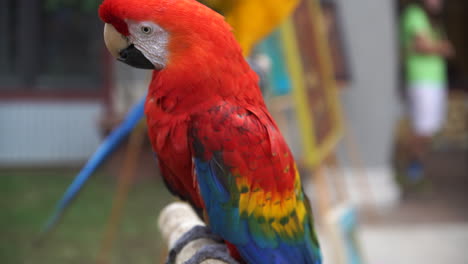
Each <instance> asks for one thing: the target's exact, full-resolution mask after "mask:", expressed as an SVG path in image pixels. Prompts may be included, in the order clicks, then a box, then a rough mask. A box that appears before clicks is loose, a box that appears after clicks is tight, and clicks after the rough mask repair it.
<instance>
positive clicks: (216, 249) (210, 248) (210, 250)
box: [184, 244, 239, 264]
mask: <svg viewBox="0 0 468 264" xmlns="http://www.w3.org/2000/svg"><path fill="white" fill-rule="evenodd" d="M207 259H217V260H222V261H224V262H226V263H228V264H239V262H237V261H236V260H234V259H233V258H232V257H231V255H230V254H229V250H228V249H227V247H226V245H224V244H212V245H206V246H204V247H203V248H202V249H201V250H200V251H198V252H197V253H196V254H195V255H193V257H191V258H190V259H189V260H187V261H186V262H184V264H200V263H202V262H203V261H205V260H207Z"/></svg>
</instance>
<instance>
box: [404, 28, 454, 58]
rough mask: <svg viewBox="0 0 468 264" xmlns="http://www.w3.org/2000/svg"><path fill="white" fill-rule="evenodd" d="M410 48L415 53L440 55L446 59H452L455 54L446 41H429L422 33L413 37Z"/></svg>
mask: <svg viewBox="0 0 468 264" xmlns="http://www.w3.org/2000/svg"><path fill="white" fill-rule="evenodd" d="M412 48H413V50H414V51H416V52H417V53H422V54H427V55H440V56H443V57H446V58H449V57H452V56H453V55H454V53H455V52H454V50H453V46H452V44H451V43H450V42H449V41H448V40H431V39H430V38H429V37H428V36H427V35H426V34H424V33H418V34H416V35H415V37H414V40H413V45H412Z"/></svg>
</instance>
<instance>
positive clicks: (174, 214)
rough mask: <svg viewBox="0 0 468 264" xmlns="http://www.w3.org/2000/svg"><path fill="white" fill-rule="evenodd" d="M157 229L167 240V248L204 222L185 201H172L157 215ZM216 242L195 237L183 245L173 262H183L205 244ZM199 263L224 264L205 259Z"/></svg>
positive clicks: (176, 263)
mask: <svg viewBox="0 0 468 264" xmlns="http://www.w3.org/2000/svg"><path fill="white" fill-rule="evenodd" d="M158 223H159V230H160V231H161V233H162V236H163V239H164V241H166V242H167V245H168V248H169V250H170V249H172V248H173V247H174V245H175V243H176V242H177V240H178V239H179V238H180V237H182V235H184V234H185V233H186V232H188V231H189V230H190V229H192V228H193V227H194V226H197V225H201V226H205V224H204V223H203V222H202V221H201V220H200V218H198V216H197V214H196V213H195V212H194V211H193V209H192V208H191V207H190V206H189V205H188V204H186V203H182V202H174V203H171V204H169V205H168V206H166V207H165V208H164V209H163V210H162V211H161V214H160V215H159V221H158ZM210 244H216V242H215V241H213V240H210V239H205V238H202V239H197V240H195V241H192V242H190V243H189V244H187V246H185V247H184V248H183V249H182V251H180V253H179V254H178V255H177V258H176V262H175V264H183V263H184V262H185V261H187V260H189V259H190V258H191V257H192V256H193V255H195V253H196V252H197V251H199V250H200V249H201V248H203V247H204V246H206V245H210ZM201 264H226V262H224V261H220V260H211V259H210V260H205V261H203V262H202V263H201Z"/></svg>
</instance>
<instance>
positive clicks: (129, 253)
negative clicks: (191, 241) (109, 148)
mask: <svg viewBox="0 0 468 264" xmlns="http://www.w3.org/2000/svg"><path fill="white" fill-rule="evenodd" d="M75 173H76V171H66V170H62V171H60V170H40V171H32V170H30V171H27V170H1V171H0V208H1V213H0V263H8V264H14V263H25V264H28V263H31V264H33V263H34V264H41V263H50V264H54V263H95V259H96V255H97V253H98V251H99V248H100V243H101V241H102V237H103V232H104V230H105V227H106V222H107V218H108V216H109V213H110V208H111V203H112V197H113V195H114V192H115V186H116V180H115V178H113V177H108V176H106V175H103V173H100V174H97V175H95V176H94V178H93V180H92V181H91V182H90V183H89V184H88V185H87V186H86V188H85V190H84V191H82V192H81V193H80V195H79V197H78V199H77V200H76V201H75V203H74V204H73V206H72V207H71V208H70V209H69V210H68V212H67V213H66V215H65V217H64V218H63V221H62V222H61V224H60V225H59V226H58V228H57V229H56V230H55V231H54V232H53V233H51V234H50V235H49V236H48V237H47V238H46V239H45V241H44V242H43V243H42V244H41V245H35V244H34V243H33V242H34V240H35V239H36V238H37V236H38V233H39V230H40V228H41V226H42V225H43V224H44V222H45V221H46V219H47V217H48V216H49V214H50V213H51V212H52V210H53V208H54V206H55V203H56V202H57V201H58V199H59V198H60V197H61V196H62V194H63V192H64V191H65V189H66V187H67V186H68V185H69V184H70V182H71V181H72V179H73V177H74V175H75ZM163 185H164V184H163V183H162V181H160V180H159V179H144V180H139V181H138V182H137V183H135V185H134V186H133V187H132V190H131V192H130V194H129V198H128V200H127V202H126V206H125V211H124V217H123V219H122V222H121V225H120V228H119V231H118V234H117V237H116V240H115V242H114V247H113V249H112V258H111V263H116V264H120V263H135V264H140V263H158V262H159V260H160V259H161V256H160V254H161V252H162V249H163V248H164V247H165V245H164V243H163V242H162V241H161V238H160V235H159V232H158V230H157V217H158V214H159V211H160V210H161V208H162V207H163V206H164V205H166V204H167V203H169V202H170V201H172V197H171V195H170V194H169V193H168V192H167V191H166V189H165V187H164V186H163Z"/></svg>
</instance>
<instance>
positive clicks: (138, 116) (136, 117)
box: [41, 96, 146, 236]
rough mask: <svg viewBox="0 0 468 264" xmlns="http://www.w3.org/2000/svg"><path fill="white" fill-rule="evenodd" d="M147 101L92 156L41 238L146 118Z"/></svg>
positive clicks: (142, 101)
mask: <svg viewBox="0 0 468 264" xmlns="http://www.w3.org/2000/svg"><path fill="white" fill-rule="evenodd" d="M145 100H146V96H145V97H143V98H142V99H141V100H140V101H139V102H138V103H137V104H135V105H134V106H133V107H132V108H131V109H130V111H129V112H128V114H127V116H126V118H125V120H124V121H123V122H122V123H121V124H120V125H119V126H118V127H117V128H115V129H114V130H113V131H112V132H111V133H110V134H109V136H107V138H106V139H105V140H104V141H103V142H102V143H101V145H100V146H99V148H98V149H97V150H96V152H94V154H93V156H91V158H90V159H89V160H88V162H87V163H86V165H85V166H84V167H83V168H82V169H81V171H80V173H79V174H78V175H77V176H76V177H75V179H74V180H73V182H72V183H71V184H70V186H69V187H68V189H67V191H66V192H65V194H64V195H63V197H62V199H61V200H60V201H59V202H58V203H57V205H56V207H55V210H54V212H53V214H52V215H51V216H50V218H49V219H48V221H47V223H46V225H45V226H44V227H43V229H42V231H41V234H42V235H41V236H44V235H45V234H47V233H48V232H49V231H50V230H52V229H53V228H54V227H55V226H56V225H57V223H58V222H59V221H60V218H61V217H62V215H63V213H64V212H65V210H66V209H67V208H68V206H69V205H70V203H71V202H72V201H73V199H74V198H75V197H76V196H77V195H78V193H79V191H80V190H81V189H82V188H83V186H84V185H85V183H86V182H87V181H88V180H89V178H90V177H91V175H92V174H93V173H94V172H95V171H96V169H97V168H98V167H99V166H100V165H101V164H102V163H103V162H104V161H105V160H106V159H107V158H108V157H109V156H110V154H112V152H113V151H114V150H115V149H116V148H117V147H118V146H119V145H120V143H122V141H123V140H124V139H126V138H127V136H128V135H129V134H130V133H131V132H132V131H133V129H134V128H135V127H136V125H137V124H138V123H139V122H140V121H141V120H142V119H143V117H144V116H145V114H144V109H145Z"/></svg>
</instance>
